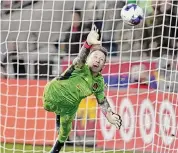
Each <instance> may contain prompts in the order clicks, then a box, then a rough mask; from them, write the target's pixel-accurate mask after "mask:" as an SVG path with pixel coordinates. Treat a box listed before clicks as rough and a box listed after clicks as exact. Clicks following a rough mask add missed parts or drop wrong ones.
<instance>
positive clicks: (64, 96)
mask: <svg viewBox="0 0 178 153" xmlns="http://www.w3.org/2000/svg"><path fill="white" fill-rule="evenodd" d="M98 39H99V34H98V29H97V28H96V27H95V26H93V28H92V30H91V32H90V33H89V34H88V36H87V40H86V42H85V44H84V45H83V47H82V48H81V50H80V52H79V54H78V56H77V57H76V58H75V59H74V61H73V63H72V65H71V66H70V67H69V68H68V69H67V70H66V71H65V72H64V73H63V74H62V75H61V77H59V78H55V79H53V80H51V81H50V82H49V83H47V85H46V86H45V89H44V94H43V102H44V103H43V106H44V109H45V110H46V111H49V112H54V113H56V114H57V120H56V122H57V123H56V124H57V126H58V127H59V130H58V139H57V141H56V143H55V145H54V146H53V148H52V150H51V152H50V153H59V151H60V150H61V148H62V147H63V145H64V142H65V141H66V140H67V138H68V136H69V133H70V131H71V128H72V121H73V119H74V117H75V114H76V112H77V110H78V107H79V104H80V101H81V100H82V99H83V98H86V97H87V96H89V95H92V94H94V95H95V96H96V99H97V102H98V104H99V106H100V108H101V110H102V112H103V114H104V115H105V116H106V118H107V120H108V121H109V122H110V123H111V124H113V125H115V126H116V127H117V128H119V129H120V127H121V122H122V120H121V117H120V116H119V115H118V114H115V113H114V112H113V111H112V109H111V107H110V105H109V103H108V101H107V99H106V97H105V94H104V88H105V86H104V79H103V76H102V75H101V71H102V69H103V67H104V65H105V62H106V57H107V50H106V49H105V48H104V47H102V46H101V45H100V44H101V42H100V41H98Z"/></svg>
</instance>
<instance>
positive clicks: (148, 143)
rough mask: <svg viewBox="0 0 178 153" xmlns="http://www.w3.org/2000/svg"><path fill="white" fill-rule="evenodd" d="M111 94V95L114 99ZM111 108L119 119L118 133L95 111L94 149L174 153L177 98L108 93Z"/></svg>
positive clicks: (176, 147)
mask: <svg viewBox="0 0 178 153" xmlns="http://www.w3.org/2000/svg"><path fill="white" fill-rule="evenodd" d="M114 95H115V96H114ZM109 97H110V98H109V101H110V104H111V106H112V107H113V109H114V110H115V111H116V112H118V113H119V114H120V115H121V116H122V120H123V125H122V127H121V129H120V130H118V129H116V128H115V127H114V126H112V125H110V124H109V123H108V122H107V119H106V118H105V117H104V116H103V114H102V112H101V111H98V118H99V120H98V122H97V146H98V147H101V148H103V147H104V148H107V149H113V150H114V149H119V150H140V151H143V150H144V151H146V152H159V153H162V152H169V153H170V152H171V153H177V152H178V95H177V94H165V93H164V94H163V93H156V92H153V93H148V92H145V93H134V92H120V93H117V92H116V91H112V92H109Z"/></svg>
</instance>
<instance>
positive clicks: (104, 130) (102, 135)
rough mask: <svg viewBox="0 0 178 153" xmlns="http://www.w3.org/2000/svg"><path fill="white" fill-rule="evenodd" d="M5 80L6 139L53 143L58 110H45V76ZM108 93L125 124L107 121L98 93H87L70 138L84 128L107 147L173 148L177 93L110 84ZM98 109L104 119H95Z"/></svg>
mask: <svg viewBox="0 0 178 153" xmlns="http://www.w3.org/2000/svg"><path fill="white" fill-rule="evenodd" d="M1 83H2V86H1V87H2V88H1V93H2V94H1V95H2V96H1V103H2V104H1V106H2V108H1V133H2V137H1V142H4V141H5V142H9V143H13V142H14V141H15V142H16V143H27V144H34V145H37V144H39V145H44V144H46V145H48V144H49V145H51V144H53V142H54V140H55V139H56V136H57V135H56V129H55V116H54V114H53V113H49V112H46V111H44V109H43V107H42V99H41V98H42V93H43V87H44V85H45V84H46V81H44V80H40V81H37V80H28V81H27V80H15V79H14V80H6V79H2V80H1ZM7 84H8V86H7ZM37 85H38V86H37ZM17 95H18V96H17ZM113 95H115V96H113ZM126 95H129V96H126ZM108 96H109V100H110V103H111V106H112V107H113V109H115V110H116V111H117V112H119V113H120V114H121V115H122V117H123V126H122V128H121V130H116V129H115V127H114V126H110V125H109V124H107V122H106V121H107V120H106V119H104V116H103V115H102V113H101V112H100V111H97V109H96V105H97V104H96V100H95V98H94V97H90V98H91V99H90V100H88V101H87V103H86V99H85V100H83V102H81V105H80V109H79V111H78V114H77V117H78V119H77V120H76V122H77V129H76V124H75V122H74V127H75V128H74V130H73V132H72V133H71V138H72V137H73V136H72V135H76V136H78V137H80V136H81V135H84V132H85V135H86V136H85V138H87V137H88V138H91V137H93V138H96V141H95V142H97V146H98V147H103V146H104V144H106V142H107V145H106V146H105V148H108V149H109V148H111V147H115V148H118V149H123V148H126V149H131V148H134V147H135V148H142V147H143V146H145V148H144V149H145V150H146V151H150V150H151V149H154V150H155V151H156V150H159V152H160V150H161V149H163V147H165V148H166V149H171V148H175V147H173V146H178V139H177V136H178V132H177V131H178V127H177V124H178V111H177V110H176V105H174V104H176V103H177V99H178V95H177V94H165V93H164V94H163V93H156V90H155V91H153V92H152V93H151V92H150V93H148V92H143V93H139V94H138V93H137V94H135V92H134V91H132V92H130V93H129V94H128V93H127V94H126V91H124V92H122V91H120V92H119V93H118V91H116V90H110V92H109V95H108ZM27 97H28V98H27ZM86 109H87V110H86ZM97 112H98V117H97V118H99V119H98V122H97V123H96V122H95V121H97V120H96V115H97ZM105 123H106V124H105ZM96 124H97V130H96V131H95V127H96ZM74 133H75V134H74ZM96 133H97V137H96ZM74 140H76V139H74ZM89 140H91V139H89ZM152 144H154V145H152ZM161 144H164V145H161ZM152 146H153V148H152ZM159 146H160V148H159ZM165 148H164V149H165ZM172 152H173V151H172Z"/></svg>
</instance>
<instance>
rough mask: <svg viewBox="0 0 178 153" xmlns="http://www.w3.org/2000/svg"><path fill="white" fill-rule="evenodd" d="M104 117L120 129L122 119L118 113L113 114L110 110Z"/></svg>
mask: <svg viewBox="0 0 178 153" xmlns="http://www.w3.org/2000/svg"><path fill="white" fill-rule="evenodd" d="M106 118H107V120H108V121H109V122H110V123H111V124H113V125H115V126H116V128H118V129H120V127H121V125H122V119H121V116H120V115H118V114H115V113H113V112H112V111H110V112H108V113H107V115H106Z"/></svg>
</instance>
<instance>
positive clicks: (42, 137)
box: [0, 0, 178, 153]
mask: <svg viewBox="0 0 178 153" xmlns="http://www.w3.org/2000/svg"><path fill="white" fill-rule="evenodd" d="M131 2H132V3H137V4H138V5H139V6H140V7H142V8H143V10H144V14H145V15H144V20H143V22H142V23H141V24H139V25H137V26H134V27H133V26H128V25H126V24H124V23H123V21H122V19H121V17H120V11H121V9H122V7H123V6H124V5H125V4H126V3H131ZM177 14H178V2H177V1H176V0H164V1H161V0H157V1H151V0H145V1H142V0H137V1H134V0H129V1H120V0H113V1H112V0H101V1H99V0H91V1H89V0H82V1H79V0H73V1H68V0H38V1H35V0H2V1H1V69H0V70H1V71H0V74H1V81H0V82H1V83H0V85H1V92H0V97H1V103H0V108H1V120H0V121H1V124H0V127H1V132H0V133H1V135H0V136H1V138H0V140H1V143H0V148H1V152H2V153H32V152H33V153H37V152H38V153H45V152H49V150H50V149H51V147H52V145H53V143H54V142H55V140H56V137H57V131H56V127H55V126H56V125H55V114H53V113H48V112H46V111H44V109H43V107H42V94H43V89H44V86H45V84H46V83H47V82H48V81H49V80H51V79H52V78H54V77H56V76H59V75H60V74H61V73H62V72H63V71H64V70H65V69H66V68H67V67H68V66H69V65H70V64H71V62H72V60H73V59H74V58H75V56H76V55H77V53H78V51H79V49H80V48H81V46H82V44H83V42H84V41H85V39H86V36H87V34H88V33H89V31H90V29H91V26H92V25H93V24H95V25H96V26H97V27H98V28H100V29H101V40H102V45H103V46H104V47H106V48H107V49H108V53H109V56H108V59H107V63H106V66H105V68H104V70H103V71H102V73H103V76H104V80H105V83H106V84H107V88H106V91H105V92H106V96H107V98H108V100H109V103H110V105H111V106H112V108H113V110H114V111H115V112H117V113H119V114H120V115H121V117H122V120H123V125H122V127H121V129H120V130H118V129H116V128H115V127H114V126H112V125H110V124H109V123H108V122H107V120H106V119H105V117H104V116H103V115H102V113H101V111H100V109H99V108H98V107H97V103H96V99H95V97H94V96H90V97H87V98H86V99H83V100H82V101H81V103H80V106H79V110H78V112H77V114H76V118H75V120H74V121H73V129H72V131H71V133H70V136H69V139H68V140H67V142H66V143H65V145H64V148H63V152H82V153H84V152H107V153H116V152H117V153H121V152H122V153H123V152H125V153H128V152H143V153H147V152H152V153H153V152H155V153H168V152H169V153H176V152H178V54H177V51H178V30H177V27H178V16H177Z"/></svg>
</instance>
